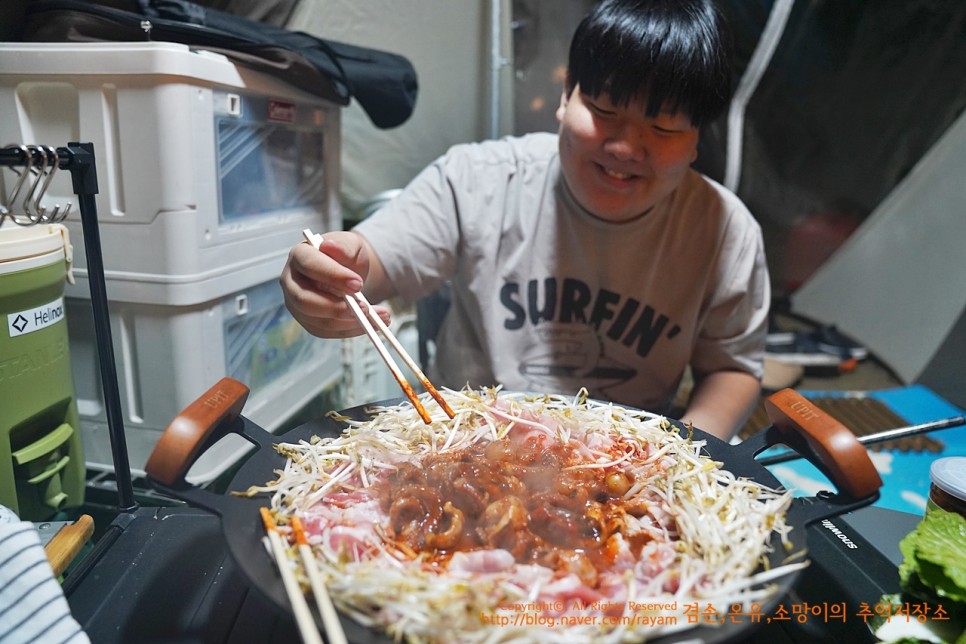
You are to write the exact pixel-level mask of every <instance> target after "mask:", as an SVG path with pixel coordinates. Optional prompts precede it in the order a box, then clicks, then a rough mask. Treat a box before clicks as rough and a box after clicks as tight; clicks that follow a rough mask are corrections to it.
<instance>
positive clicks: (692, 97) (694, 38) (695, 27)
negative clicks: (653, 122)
mask: <svg viewBox="0 0 966 644" xmlns="http://www.w3.org/2000/svg"><path fill="white" fill-rule="evenodd" d="M731 82H732V81H731V37H730V33H729V31H728V28H727V25H726V24H725V20H724V16H723V15H722V14H721V13H720V11H719V10H718V9H717V7H715V5H714V4H713V2H711V0H604V1H603V2H601V3H600V4H599V5H597V6H596V7H595V8H594V9H593V10H592V11H591V12H590V13H589V14H588V15H587V16H586V17H585V18H584V19H583V20H582V21H581V23H580V25H579V26H578V27H577V30H576V32H574V37H573V39H572V40H571V43H570V58H569V61H568V64H567V88H566V91H567V93H568V94H569V93H570V92H572V91H573V90H574V87H576V86H577V85H580V89H581V91H582V92H584V93H585V94H588V95H589V96H593V97H596V96H599V95H600V94H602V93H605V92H606V93H607V95H608V96H609V97H610V99H611V101H613V102H614V104H615V105H627V104H629V103H630V102H631V101H632V100H641V99H644V100H646V101H647V108H646V110H647V112H646V113H647V115H648V116H656V115H657V114H658V113H659V112H660V111H661V110H662V109H663V108H665V107H667V108H668V109H671V110H673V111H679V112H682V113H684V114H687V115H688V117H689V118H690V119H691V123H692V124H694V125H696V126H701V125H704V124H706V123H708V122H710V121H712V120H714V119H715V118H717V116H718V115H719V114H721V112H722V111H723V110H724V108H725V106H726V105H727V104H728V101H729V100H730V97H731V92H732V85H731Z"/></svg>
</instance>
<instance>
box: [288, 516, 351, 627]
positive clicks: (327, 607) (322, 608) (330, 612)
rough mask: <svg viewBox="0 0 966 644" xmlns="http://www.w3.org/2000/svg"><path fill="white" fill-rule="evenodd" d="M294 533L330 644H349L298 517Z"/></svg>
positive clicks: (294, 524) (294, 522)
mask: <svg viewBox="0 0 966 644" xmlns="http://www.w3.org/2000/svg"><path fill="white" fill-rule="evenodd" d="M292 531H293V532H294V533H295V543H296V544H297V546H298V550H299V555H300V556H301V558H302V567H303V568H304V569H305V574H306V575H307V576H308V578H309V583H310V585H311V586H312V596H313V597H314V598H315V607H316V608H318V609H319V615H321V616H322V624H323V625H324V626H325V634H326V635H328V637H327V639H328V640H329V644H347V641H346V638H345V633H344V632H343V631H342V624H341V623H340V622H339V616H338V614H337V613H336V612H335V606H333V605H332V598H331V597H329V591H328V589H326V587H325V582H324V581H322V575H321V574H320V573H319V566H318V564H317V563H316V561H315V555H313V554H312V548H311V546H309V542H308V540H307V539H306V538H305V530H303V529H302V521H301V519H299V518H298V517H292Z"/></svg>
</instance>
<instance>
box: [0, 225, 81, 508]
mask: <svg viewBox="0 0 966 644" xmlns="http://www.w3.org/2000/svg"><path fill="white" fill-rule="evenodd" d="M70 258H71V245H70V241H69V239H68V236H67V232H66V229H65V228H64V227H63V226H58V225H56V224H55V225H39V226H31V227H29V228H17V227H16V226H13V227H11V226H4V227H3V228H0V317H2V319H3V324H2V328H0V392H2V393H0V396H2V398H0V399H2V401H3V403H2V412H0V503H2V504H3V505H5V506H7V507H9V508H11V509H12V510H14V511H15V512H17V514H18V515H19V516H20V517H21V518H22V519H25V520H28V521H31V520H33V521H41V520H44V519H46V518H49V517H50V515H52V514H53V513H54V512H56V511H57V510H60V509H61V508H63V507H67V506H77V505H80V504H81V503H82V502H83V500H84V456H83V453H82V448H81V438H80V430H79V424H78V418H77V406H76V404H75V400H74V386H73V382H72V379H71V368H70V352H69V350H68V341H67V318H66V317H65V313H64V283H65V280H66V279H67V276H68V275H69V274H70Z"/></svg>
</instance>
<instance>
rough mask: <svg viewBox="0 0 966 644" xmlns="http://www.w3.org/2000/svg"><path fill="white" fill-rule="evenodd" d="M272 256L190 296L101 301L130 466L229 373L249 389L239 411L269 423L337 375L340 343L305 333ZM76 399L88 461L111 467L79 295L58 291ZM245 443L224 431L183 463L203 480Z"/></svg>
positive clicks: (88, 323)
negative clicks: (213, 293) (198, 296)
mask: <svg viewBox="0 0 966 644" xmlns="http://www.w3.org/2000/svg"><path fill="white" fill-rule="evenodd" d="M280 270H281V267H279V266H271V267H266V268H265V273H266V275H272V276H273V277H272V278H271V279H269V280H268V281H266V282H264V283H262V284H258V285H255V286H253V287H249V288H245V289H240V290H238V291H236V292H233V293H229V294H226V295H224V296H219V297H215V298H213V299H211V300H208V301H204V302H199V303H197V304H194V305H191V306H159V305H154V304H141V303H133V302H111V331H112V334H113V336H114V344H115V360H116V362H117V372H118V381H119V386H120V394H121V407H122V411H123V417H124V427H125V433H126V436H127V446H128V454H129V455H130V460H131V469H132V471H133V472H134V473H135V474H136V475H143V473H144V463H145V462H146V461H147V457H148V456H149V455H150V453H151V451H152V450H153V449H154V445H155V443H157V440H158V438H160V436H161V433H162V432H163V430H164V429H165V427H167V425H168V423H170V422H171V420H172V419H173V418H174V417H175V416H176V415H177V414H178V413H179V412H180V411H181V410H182V409H184V408H185V407H186V406H188V404H190V403H191V402H193V401H194V400H195V399H196V398H197V397H198V395H199V392H204V391H205V390H206V389H207V388H208V387H210V386H211V385H212V384H213V383H214V382H216V381H217V380H218V379H220V378H221V377H223V376H231V377H232V378H236V379H237V380H240V381H241V382H244V383H245V384H246V385H248V386H249V388H250V389H251V395H250V397H249V399H248V403H247V404H246V405H245V415H246V416H247V417H248V418H250V419H251V420H253V421H254V422H256V423H258V424H259V425H261V426H262V427H264V428H265V429H268V430H269V431H273V430H276V429H278V428H279V427H280V426H281V425H282V424H284V423H285V421H286V420H288V419H289V418H290V417H291V416H292V414H293V413H295V412H296V411H298V410H299V408H300V407H302V406H303V405H304V404H305V403H307V402H308V401H309V400H311V399H312V398H313V397H314V396H316V395H318V394H319V393H320V392H322V391H323V390H325V389H327V388H329V387H331V386H332V385H334V384H335V383H336V382H338V381H339V380H340V379H341V377H342V355H341V343H340V342H339V341H337V340H321V339H318V338H314V337H312V336H310V335H309V334H308V333H306V332H305V330H304V329H302V327H301V326H299V324H298V323H297V322H296V321H295V320H294V318H292V316H291V315H290V314H289V313H288V310H287V309H286V308H285V305H284V302H283V300H282V292H281V288H280V287H279V285H278V281H277V279H276V278H275V277H274V275H277V274H278V272H279V271H280ZM66 302H67V314H68V316H70V319H71V327H70V330H71V339H70V343H71V351H72V353H73V355H74V361H73V362H74V372H75V381H76V383H77V385H76V389H77V403H78V410H79V413H80V417H81V425H82V428H83V437H84V450H85V454H86V458H87V464H88V466H89V467H91V468H93V469H97V470H111V469H113V461H112V458H111V450H110V439H109V436H108V431H107V420H106V416H105V413H104V409H103V402H102V401H103V392H102V390H101V381H100V378H99V376H98V373H97V356H96V354H95V353H94V352H95V351H96V345H95V342H94V340H93V338H94V329H93V318H92V316H91V313H90V306H89V302H88V301H85V300H81V299H70V298H69V299H67V301H66ZM249 448H250V444H249V443H247V442H245V441H244V440H242V439H239V438H238V437H228V438H226V439H225V440H224V441H223V442H222V443H219V444H218V445H216V446H215V447H214V448H213V449H211V450H209V451H208V452H207V453H206V454H205V455H204V456H203V457H202V458H201V459H199V461H198V462H197V463H196V464H195V466H194V468H192V470H191V472H189V477H188V478H189V480H191V481H192V482H195V483H205V482H208V481H210V480H212V479H214V478H215V477H217V476H218V475H219V474H221V473H222V472H224V471H225V470H226V469H227V468H228V467H230V466H231V465H232V464H233V463H234V462H235V461H237V460H238V458H240V457H241V456H242V455H243V454H244V453H245V452H246V451H247V450H248V449H249Z"/></svg>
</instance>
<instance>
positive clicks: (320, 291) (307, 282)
mask: <svg viewBox="0 0 966 644" xmlns="http://www.w3.org/2000/svg"><path fill="white" fill-rule="evenodd" d="M324 237H325V240H324V241H323V242H322V245H321V246H320V248H319V249H316V248H314V247H312V246H311V245H309V244H307V243H299V244H296V245H295V246H294V247H292V249H291V250H290V251H289V256H288V261H286V263H285V267H284V268H283V269H282V274H281V276H280V277H279V284H280V285H281V287H282V293H283V295H284V297H285V306H286V307H288V310H289V312H290V313H291V314H292V317H294V318H295V319H296V320H297V321H298V323H299V324H301V325H302V326H303V327H305V329H306V330H307V331H308V332H309V333H311V334H312V335H315V336H318V337H320V338H347V337H353V336H356V335H361V334H362V333H364V331H363V328H362V326H361V325H360V324H359V322H358V320H356V318H355V316H354V315H353V314H352V311H351V310H350V309H349V307H348V305H347V304H346V303H345V300H344V299H343V298H344V296H345V295H347V294H352V293H356V292H358V291H360V290H361V291H364V292H365V294H366V297H367V298H368V299H369V301H370V302H372V303H373V304H374V305H375V303H377V302H381V301H382V300H385V299H387V298H389V297H392V296H393V295H394V293H393V290H392V284H391V283H390V282H389V280H388V279H387V278H386V274H385V271H384V270H383V268H382V264H381V263H380V261H379V257H378V255H377V254H376V253H375V251H374V250H373V249H372V246H370V245H369V242H367V241H366V240H365V238H364V237H362V236H361V235H359V234H357V233H353V232H343V231H337V232H332V233H326V234H325V235H324ZM374 309H375V310H376V312H377V313H378V314H379V316H380V317H381V318H382V319H383V321H384V322H386V324H388V323H389V310H388V309H387V308H386V307H383V306H374Z"/></svg>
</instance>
